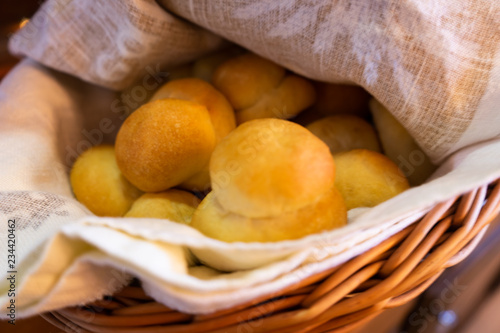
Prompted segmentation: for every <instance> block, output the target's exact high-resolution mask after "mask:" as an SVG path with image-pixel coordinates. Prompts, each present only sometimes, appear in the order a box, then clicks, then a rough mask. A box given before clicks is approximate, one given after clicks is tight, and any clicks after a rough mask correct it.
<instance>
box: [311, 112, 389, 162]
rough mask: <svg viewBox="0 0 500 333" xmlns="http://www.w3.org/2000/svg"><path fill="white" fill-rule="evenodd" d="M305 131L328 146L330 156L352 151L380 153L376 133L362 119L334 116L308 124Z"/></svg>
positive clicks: (349, 116) (350, 116)
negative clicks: (363, 150) (365, 150)
mask: <svg viewBox="0 0 500 333" xmlns="http://www.w3.org/2000/svg"><path fill="white" fill-rule="evenodd" d="M307 129H308V130H310V131H311V132H312V133H313V134H314V135H316V136H317V137H318V138H320V139H321V140H323V142H324V143H326V144H327V145H328V147H329V148H330V151H331V152H332V154H335V153H339V152H342V151H348V150H352V149H369V150H373V151H377V152H380V145H379V143H378V138H377V133H376V132H375V130H374V129H373V127H372V126H371V125H370V124H368V123H367V122H366V121H364V120H363V119H361V118H359V117H356V116H352V115H335V116H330V117H326V118H322V119H320V120H316V121H315V122H313V123H311V124H309V125H308V126H307Z"/></svg>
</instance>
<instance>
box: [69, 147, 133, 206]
mask: <svg viewBox="0 0 500 333" xmlns="http://www.w3.org/2000/svg"><path fill="white" fill-rule="evenodd" d="M70 182H71V187H72V189H73V193H74V194H75V197H76V198H77V199H78V201H80V202H81V203H82V204H84V205H85V206H86V207H87V208H88V209H89V210H90V211H91V212H92V213H94V214H96V215H98V216H123V214H125V213H126V212H127V211H128V210H129V208H130V206H131V205H132V203H133V202H134V200H135V199H137V198H138V197H139V196H140V195H141V194H142V192H141V191H140V190H138V189H137V188H136V187H134V186H133V185H132V184H130V182H129V181H128V180H127V179H125V177H123V175H122V173H121V172H120V169H119V168H118V165H117V164H116V159H115V150H114V148H113V146H109V145H102V146H96V147H92V148H90V149H88V150H86V151H85V152H84V153H83V154H81V155H80V156H79V157H78V158H77V160H76V161H75V164H74V165H73V167H72V169H71V173H70Z"/></svg>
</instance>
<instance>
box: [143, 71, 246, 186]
mask: <svg viewBox="0 0 500 333" xmlns="http://www.w3.org/2000/svg"><path fill="white" fill-rule="evenodd" d="M164 98H176V99H182V100H186V101H192V102H196V103H199V104H201V105H204V106H205V107H206V108H207V110H208V113H209V115H210V121H211V122H212V125H213V128H214V131H215V139H216V143H217V142H219V141H220V140H222V138H224V137H225V136H226V135H227V134H228V133H229V132H231V131H232V130H233V129H234V128H235V127H236V121H235V118H234V111H233V108H232V107H231V104H229V102H228V101H227V99H226V98H225V97H224V95H222V94H221V93H220V92H219V91H217V89H215V88H214V87H213V86H212V85H211V84H209V83H207V82H205V81H202V80H200V79H197V78H187V79H180V80H174V81H170V82H168V83H166V84H165V85H163V86H162V87H161V88H160V89H158V91H156V92H155V94H154V95H153V97H151V101H156V100H159V99H164ZM180 186H181V187H183V188H185V189H188V190H195V191H200V192H203V191H205V190H207V189H208V188H209V187H210V178H209V174H208V160H207V161H206V165H204V166H203V168H202V169H201V170H200V172H198V173H197V174H195V175H193V176H192V177H190V178H189V179H187V180H185V181H184V182H182V183H181V184H180Z"/></svg>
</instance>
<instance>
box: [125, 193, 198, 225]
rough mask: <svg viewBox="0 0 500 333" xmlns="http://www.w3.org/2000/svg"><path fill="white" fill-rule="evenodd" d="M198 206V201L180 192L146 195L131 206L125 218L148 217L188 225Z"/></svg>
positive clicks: (192, 196)
mask: <svg viewBox="0 0 500 333" xmlns="http://www.w3.org/2000/svg"><path fill="white" fill-rule="evenodd" d="M199 204H200V199H198V198H197V197H196V196H195V195H193V194H192V193H190V192H186V191H182V190H176V189H170V190H167V191H165V192H160V193H146V194H143V195H142V196H141V197H140V198H139V199H137V200H136V201H135V202H134V203H133V204H132V207H131V208H130V210H129V211H128V212H127V213H126V214H125V217H150V218H158V219H167V220H170V221H173V222H179V223H184V224H189V223H190V222H191V218H192V216H193V213H194V211H195V209H196V207H198V205H199Z"/></svg>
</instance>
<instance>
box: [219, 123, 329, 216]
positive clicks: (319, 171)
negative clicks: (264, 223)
mask: <svg viewBox="0 0 500 333" xmlns="http://www.w3.org/2000/svg"><path fill="white" fill-rule="evenodd" d="M210 177H211V180H212V189H213V191H214V192H215V195H216V196H217V199H218V200H219V202H220V204H221V205H222V206H223V207H224V208H225V209H227V210H231V211H233V212H235V213H237V214H242V215H245V216H249V217H258V218H261V217H269V216H274V215H278V214H281V213H284V212H290V211H294V210H296V209H298V208H301V207H303V206H305V205H307V204H308V203H310V202H312V201H314V200H315V199H316V198H317V197H318V195H320V194H321V193H324V192H325V191H326V190H328V189H330V188H331V187H332V186H333V184H334V180H335V164H334V161H333V158H332V156H331V154H330V152H329V150H328V147H327V146H326V145H325V144H324V143H323V142H322V141H321V140H319V139H318V138H317V137H315V136H314V135H313V134H311V133H310V132H309V131H308V130H307V129H305V128H304V127H302V126H300V125H297V124H295V123H292V122H289V121H284V120H279V119H270V118H268V119H258V120H252V121H250V122H247V123H245V124H242V125H240V126H239V127H238V128H237V129H236V130H234V131H233V132H232V133H231V134H230V135H229V136H227V137H226V138H225V139H224V140H222V141H221V142H220V143H219V145H217V147H216V148H215V150H214V152H213V154H212V158H211V159H210Z"/></svg>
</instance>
